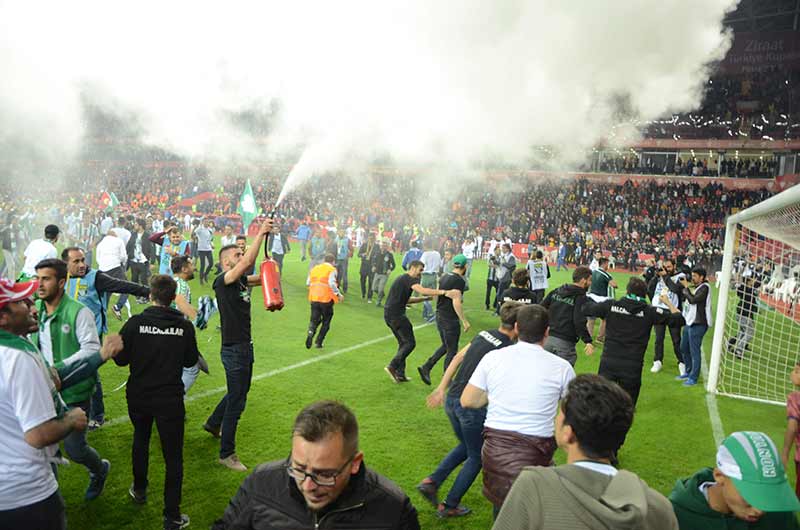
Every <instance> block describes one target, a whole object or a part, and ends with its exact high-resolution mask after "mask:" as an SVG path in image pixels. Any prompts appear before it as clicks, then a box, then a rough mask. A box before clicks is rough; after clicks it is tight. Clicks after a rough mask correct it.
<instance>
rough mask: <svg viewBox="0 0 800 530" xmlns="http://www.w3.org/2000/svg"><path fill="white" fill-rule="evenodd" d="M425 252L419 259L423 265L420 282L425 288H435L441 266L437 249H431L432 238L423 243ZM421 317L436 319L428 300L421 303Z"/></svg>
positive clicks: (428, 319)
mask: <svg viewBox="0 0 800 530" xmlns="http://www.w3.org/2000/svg"><path fill="white" fill-rule="evenodd" d="M424 247H425V252H423V253H422V256H420V258H419V260H420V261H421V262H422V264H423V265H425V268H424V269H423V270H422V279H421V280H420V283H421V284H422V286H423V287H425V288H426V289H436V287H437V285H438V284H439V283H438V279H439V270H440V269H441V268H442V256H441V254H439V252H438V251H436V250H434V249H433V240H432V239H426V240H425V243H424ZM422 318H424V319H425V320H426V321H428V322H433V321H434V320H436V313H435V312H434V311H433V304H432V303H431V302H430V300H426V301H425V302H423V303H422Z"/></svg>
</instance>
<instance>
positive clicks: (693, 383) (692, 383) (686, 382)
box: [683, 379, 697, 386]
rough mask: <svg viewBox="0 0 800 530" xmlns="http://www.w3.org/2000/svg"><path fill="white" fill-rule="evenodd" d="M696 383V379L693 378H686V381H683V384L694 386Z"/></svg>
mask: <svg viewBox="0 0 800 530" xmlns="http://www.w3.org/2000/svg"><path fill="white" fill-rule="evenodd" d="M696 384H697V381H695V380H694V379H687V380H686V381H684V382H683V386H694V385H696Z"/></svg>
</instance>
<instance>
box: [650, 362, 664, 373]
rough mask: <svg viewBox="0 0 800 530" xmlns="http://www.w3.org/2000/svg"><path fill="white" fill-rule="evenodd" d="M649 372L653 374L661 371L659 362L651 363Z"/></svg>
mask: <svg viewBox="0 0 800 530" xmlns="http://www.w3.org/2000/svg"><path fill="white" fill-rule="evenodd" d="M650 371H651V372H653V373H654V374H656V373H658V372H660V371H661V361H653V367H652V368H650Z"/></svg>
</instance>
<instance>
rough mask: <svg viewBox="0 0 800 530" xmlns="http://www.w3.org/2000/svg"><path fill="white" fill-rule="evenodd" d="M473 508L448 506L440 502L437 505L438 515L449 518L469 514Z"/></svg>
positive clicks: (441, 517)
mask: <svg viewBox="0 0 800 530" xmlns="http://www.w3.org/2000/svg"><path fill="white" fill-rule="evenodd" d="M471 511H472V510H470V509H469V508H467V507H466V506H462V505H460V504H459V505H458V506H456V507H455V508H448V507H447V506H445V505H444V504H440V505H439V506H437V507H436V517H438V518H439V519H448V518H450V517H462V516H464V515H467V514H468V513H470V512H471Z"/></svg>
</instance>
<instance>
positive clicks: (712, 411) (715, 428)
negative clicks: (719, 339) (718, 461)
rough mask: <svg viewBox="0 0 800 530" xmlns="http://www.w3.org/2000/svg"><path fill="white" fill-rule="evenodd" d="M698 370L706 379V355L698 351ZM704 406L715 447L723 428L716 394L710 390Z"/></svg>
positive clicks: (718, 442)
mask: <svg viewBox="0 0 800 530" xmlns="http://www.w3.org/2000/svg"><path fill="white" fill-rule="evenodd" d="M700 358H701V359H702V361H701V363H700V371H701V372H702V373H703V381H708V363H707V362H706V357H705V355H703V352H702V350H701V351H700ZM706 408H708V419H709V420H710V421H711V433H712V434H713V435H714V443H715V445H716V447H719V446H720V445H722V441H723V440H724V439H725V429H723V427H722V418H720V417H719V408H717V396H716V394H714V393H712V392H706Z"/></svg>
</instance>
